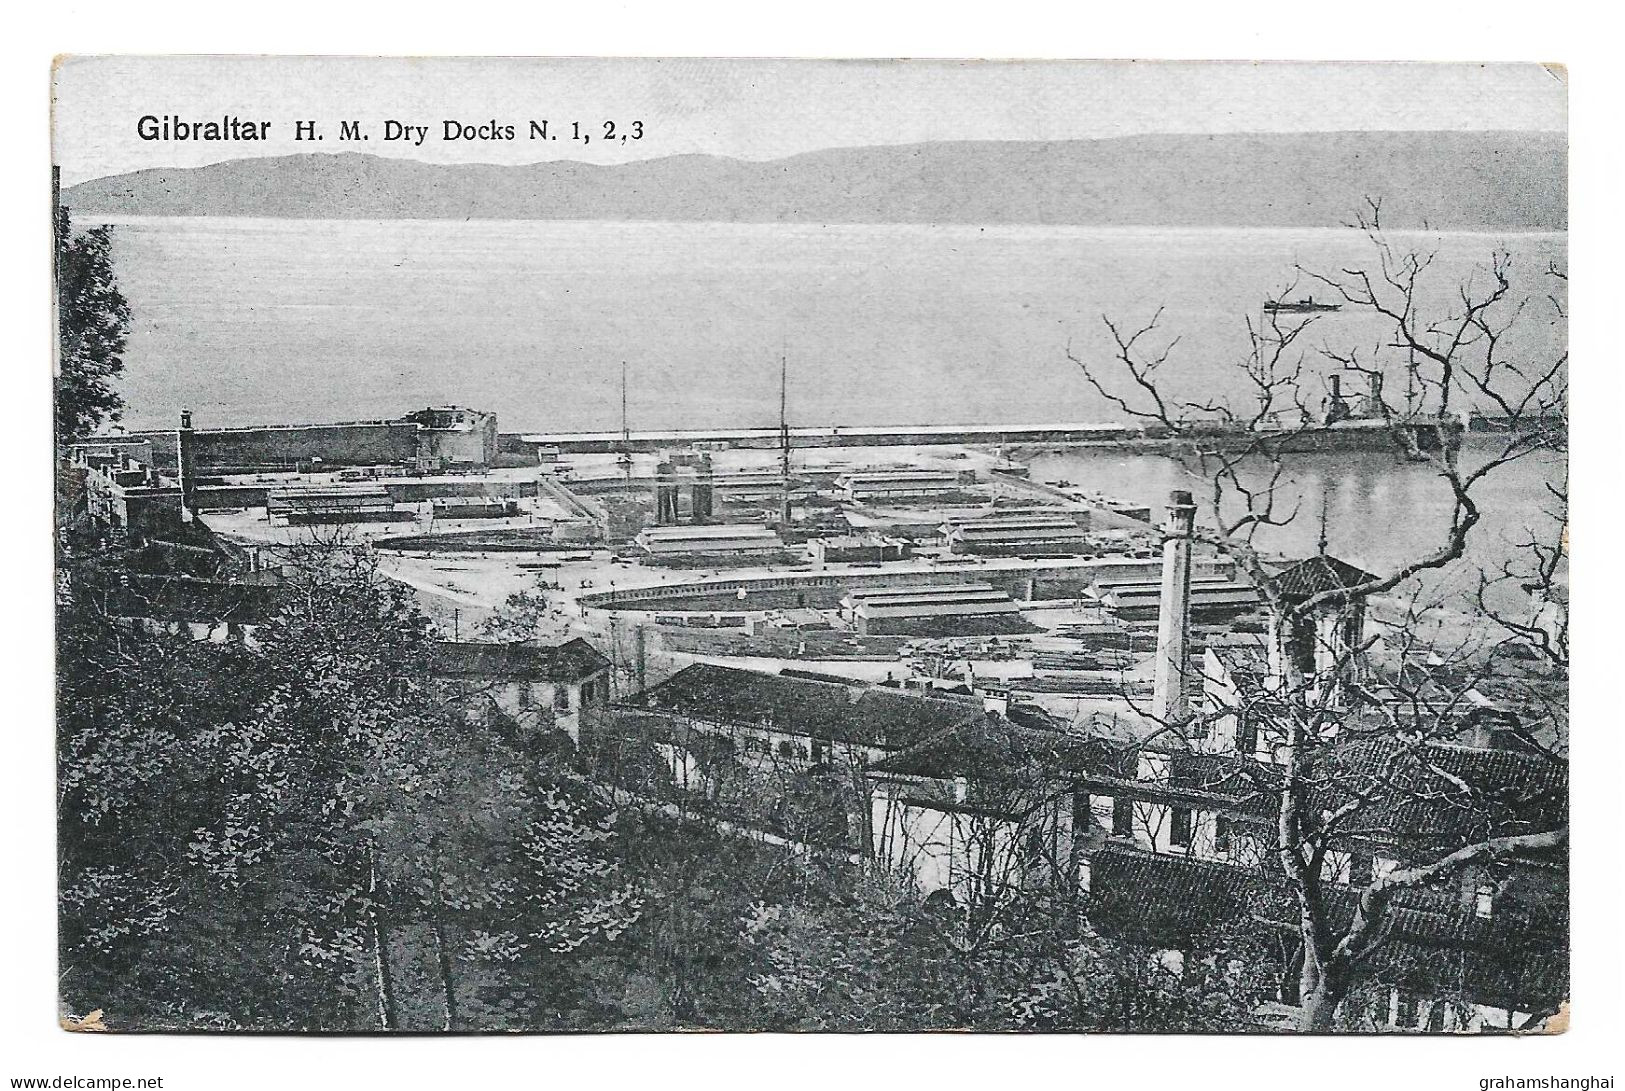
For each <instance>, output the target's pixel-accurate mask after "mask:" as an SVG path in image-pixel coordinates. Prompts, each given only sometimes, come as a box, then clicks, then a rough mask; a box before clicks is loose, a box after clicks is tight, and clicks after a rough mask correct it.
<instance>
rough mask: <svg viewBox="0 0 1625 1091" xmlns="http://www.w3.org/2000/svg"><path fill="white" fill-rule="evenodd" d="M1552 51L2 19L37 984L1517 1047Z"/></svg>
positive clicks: (1541, 1000)
mask: <svg viewBox="0 0 1625 1091" xmlns="http://www.w3.org/2000/svg"><path fill="white" fill-rule="evenodd" d="M1568 89H1569V75H1568V72H1567V70H1566V69H1564V68H1563V67H1562V66H1561V65H1557V64H1541V63H1534V62H1518V63H1513V62H1505V63H1489V64H1480V63H1471V64H1469V63H1464V62H1438V63H1424V62H1415V61H1411V62H1403V63H1400V62H1391V63H1390V62H1383V61H1375V60H1373V61H1363V62H1350V61H1326V62H1315V61H1276V62H1258V63H1251V62H1238V61H1127V60H1122V61H1112V60H1099V61H1083V60H1079V61H1040V60H977V59H962V60H952V59H919V60H901V59H899V60H875V59H852V60H841V59H827V60H791V59H756V60H752V59H724V58H716V59H704V58H668V59H658V58H652V57H651V58H643V59H638V58H619V59H608V58H590V57H582V58H576V59H541V58H537V59H520V58H494V57H483V58H456V57H440V58H410V59H409V58H405V57H401V58H389V57H332V56H329V57H298V56H196V55H173V56H156V55H146V56H135V55H66V56H62V57H59V58H57V60H56V61H55V63H54V66H53V67H52V70H51V110H52V161H51V167H50V169H51V201H52V207H51V209H50V214H51V216H52V217H53V219H52V227H53V239H54V246H53V263H52V270H53V289H54V290H53V293H52V299H53V314H52V321H53V327H52V328H53V330H54V334H55V340H56V343H55V345H54V349H55V361H54V369H53V373H52V374H53V412H54V417H53V434H54V444H53V449H52V453H53V470H54V524H53V528H52V539H51V541H52V545H53V548H54V567H55V571H54V585H53V587H54V610H55V619H54V656H55V678H54V688H55V716H56V721H55V801H56V813H55V815H54V821H55V828H56V848H55V852H56V863H57V872H56V874H57V886H56V890H55V903H56V908H57V934H56V941H55V942H56V959H57V977H56V983H57V996H56V1005H57V1007H56V1011H55V1012H52V1013H49V1014H50V1016H51V1017H52V1018H53V1019H54V1020H56V1021H58V1022H59V1023H60V1025H61V1026H62V1027H63V1028H65V1029H66V1030H68V1031H70V1032H86V1031H88V1032H92V1033H96V1032H105V1033H107V1034H108V1035H109V1036H111V1037H116V1036H119V1035H122V1034H132V1033H139V1034H153V1033H159V1034H186V1035H191V1036H200V1035H201V1036H207V1035H214V1034H232V1035H242V1034H283V1035H286V1034H300V1035H303V1034H325V1035H332V1034H343V1035H369V1036H373V1037H378V1038H383V1037H389V1036H405V1035H424V1034H429V1035H465V1036H469V1035H491V1034H507V1035H514V1034H520V1035H534V1036H542V1035H589V1034H590V1035H602V1034H627V1033H638V1034H644V1035H647V1034H650V1033H664V1032H678V1031H696V1030H703V1031H717V1032H733V1033H735V1034H738V1033H743V1032H781V1033H784V1032H788V1033H798V1034H830V1033H843V1034H851V1033H854V1032H855V1033H860V1034H870V1033H876V1032H884V1033H889V1034H897V1033H915V1032H943V1031H972V1032H1015V1033H1018V1034H1031V1035H1055V1034H1066V1035H1125V1034H1131V1035H1147V1034H1159V1035H1170V1034H1172V1035H1208V1036H1249V1035H1251V1036H1268V1037H1275V1038H1286V1037H1291V1036H1298V1035H1317V1036H1336V1035H1358V1036H1366V1037H1368V1038H1372V1039H1376V1038H1379V1037H1382V1036H1454V1037H1457V1038H1462V1037H1469V1038H1493V1037H1506V1036H1519V1037H1527V1038H1534V1039H1547V1038H1551V1037H1554V1036H1560V1035H1562V1034H1563V1032H1564V1031H1566V1030H1567V1029H1568V1027H1569V1022H1570V1018H1571V1011H1570V1004H1571V998H1572V990H1571V985H1570V968H1571V942H1570V908H1571V899H1570V848H1569V825H1570V818H1569V808H1570V792H1569V602H1570V576H1569V458H1568V449H1569V385H1568V384H1569V374H1568V369H1569V361H1568V313H1569V301H1568V282H1569V272H1568V258H1569V252H1568V223H1569V202H1568V194H1569V190H1568V157H1569V139H1568V101H1569V100H1568ZM41 170H43V166H42V167H41ZM40 215H41V216H43V215H44V210H43V208H42V209H41V211H40ZM16 411H17V412H23V411H24V408H23V407H17V408H16ZM27 411H29V412H37V413H43V412H44V411H45V409H44V406H43V405H36V406H33V407H32V408H31V409H27ZM37 533H39V534H40V535H42V536H43V533H44V532H43V529H38V530H37ZM1605 546H1606V543H1604V542H1601V541H1598V542H1596V547H1598V548H1601V547H1605ZM40 579H42V580H43V579H44V575H43V573H42V574H41V576H40ZM1592 726H1593V727H1596V728H1601V729H1604V730H1605V731H1612V730H1613V729H1612V728H1610V727H1607V725H1605V724H1598V725H1592ZM37 730H38V731H39V732H42V733H46V734H48V733H49V726H48V725H38V727H37ZM39 775H41V776H44V775H45V774H44V773H43V772H41V773H40V774H39ZM48 821H49V820H48V819H47V818H46V817H45V816H41V817H40V822H41V824H42V826H43V825H46V824H48ZM1590 866H1593V867H1595V866H1598V864H1597V861H1596V860H1594V859H1593V860H1591V861H1590ZM1609 912H1610V913H1611V912H1613V911H1612V910H1610V911H1609ZM1574 957H1575V959H1576V960H1578V959H1579V958H1580V957H1581V953H1580V952H1579V951H1578V950H1576V951H1575V952H1574ZM1148 1048H1151V1049H1157V1048H1160V1046H1159V1045H1158V1044H1157V1043H1155V1042H1152V1043H1149V1044H1148ZM1387 1048H1398V1047H1397V1046H1393V1045H1388V1046H1387ZM1461 1048H1462V1049H1463V1050H1467V1049H1471V1048H1479V1047H1473V1046H1470V1045H1468V1046H1463V1047H1461ZM1537 1048H1543V1047H1539V1046H1537V1045H1531V1046H1529V1047H1527V1048H1525V1049H1524V1050H1523V1051H1522V1052H1520V1054H1519V1056H1526V1057H1532V1056H1533V1054H1531V1053H1529V1051H1530V1050H1533V1049H1537ZM1380 1055H1381V1054H1379V1056H1380ZM1463 1056H1464V1057H1467V1056H1469V1054H1466V1053H1464V1054H1463ZM1501 1056H1503V1057H1504V1054H1502V1055H1501ZM1477 1063H1479V1062H1477V1061H1476V1060H1467V1061H1464V1064H1477ZM1474 1071H1475V1072H1476V1071H1477V1070H1476V1069H1475V1070H1474ZM1492 1071H1493V1072H1496V1073H1499V1072H1500V1069H1497V1068H1494V1066H1493V1065H1491V1064H1490V1063H1489V1062H1488V1061H1485V1062H1484V1063H1483V1072H1482V1074H1484V1075H1489V1074H1491V1073H1492ZM1466 1072H1467V1070H1466V1069H1465V1068H1464V1070H1463V1075H1462V1077H1461V1079H1462V1083H1461V1086H1463V1087H1467V1086H1478V1076H1477V1075H1476V1074H1475V1075H1473V1076H1472V1079H1471V1081H1469V1080H1468V1076H1467V1074H1466ZM1553 1072H1554V1074H1557V1069H1556V1068H1554V1069H1553ZM19 1074H21V1073H19ZM1571 1074H1572V1075H1575V1076H1583V1075H1586V1073H1584V1072H1579V1071H1578V1070H1576V1071H1575V1072H1573V1073H1571ZM1283 1078H1284V1074H1283ZM17 1086H22V1085H17ZM30 1086H32V1085H30ZM40 1086H44V1085H43V1084H41V1085H40ZM61 1086H69V1085H61ZM72 1086H80V1085H72ZM83 1086H90V1085H88V1084H87V1085H83ZM564 1086H567V1085H564ZM1260 1086H1263V1085H1260ZM1300 1086H1301V1085H1300ZM1399 1086H1409V1085H1408V1084H1405V1083H1403V1082H1401V1083H1400V1084H1399ZM1437 1086H1444V1085H1442V1084H1440V1085H1437ZM1549 1086H1560V1085H1558V1084H1550V1085H1549ZM1561 1086H1579V1085H1578V1084H1564V1085H1561ZM1593 1086H1604V1085H1602V1084H1595V1085H1593ZM1606 1086H1612V1082H1611V1076H1610V1082H1609V1083H1608V1084H1607V1085H1606Z"/></svg>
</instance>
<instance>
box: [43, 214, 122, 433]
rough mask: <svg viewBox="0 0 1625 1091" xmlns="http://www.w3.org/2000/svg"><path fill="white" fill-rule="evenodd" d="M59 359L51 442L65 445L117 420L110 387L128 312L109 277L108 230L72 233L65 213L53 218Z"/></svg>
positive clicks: (116, 399)
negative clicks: (53, 438) (54, 417)
mask: <svg viewBox="0 0 1625 1091" xmlns="http://www.w3.org/2000/svg"><path fill="white" fill-rule="evenodd" d="M56 299H57V323H58V338H59V346H60V348H59V353H60V355H59V359H58V362H57V372H56V436H57V442H59V443H61V442H65V441H66V440H69V439H71V438H73V437H75V436H83V435H87V434H89V433H91V432H94V431H95V430H96V429H97V428H98V427H100V426H101V425H102V424H103V423H104V422H106V421H109V420H117V419H118V417H119V412H120V410H121V409H122V408H123V407H124V399H123V398H122V397H121V396H120V395H119V393H118V391H117V390H115V389H114V387H113V382H114V380H116V379H117V378H118V377H119V376H120V375H121V374H123V372H124V359H123V353H124V348H125V343H126V340H127V338H128V335H129V332H130V307H129V304H128V303H126V302H125V299H124V294H123V293H122V292H121V291H119V286H118V278H117V277H116V275H115V274H114V271H113V229H112V228H111V227H108V226H106V225H103V226H101V227H94V228H91V229H90V230H88V231H81V232H77V233H76V232H75V231H74V230H73V228H72V226H71V225H70V223H69V219H68V210H67V209H65V208H58V210H57V213H56Z"/></svg>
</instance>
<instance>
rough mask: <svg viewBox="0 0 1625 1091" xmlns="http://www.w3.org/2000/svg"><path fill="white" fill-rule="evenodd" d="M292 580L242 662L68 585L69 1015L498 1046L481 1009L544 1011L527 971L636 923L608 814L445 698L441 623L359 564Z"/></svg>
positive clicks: (80, 583) (294, 562)
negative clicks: (470, 1039)
mask: <svg viewBox="0 0 1625 1091" xmlns="http://www.w3.org/2000/svg"><path fill="white" fill-rule="evenodd" d="M287 559H288V560H289V561H290V569H289V570H290V572H291V575H290V577H289V579H288V581H287V583H286V585H285V586H284V587H283V588H282V598H281V603H282V604H281V607H280V609H279V610H278V612H277V614H276V615H275V616H274V618H272V619H271V620H270V621H269V622H267V623H266V624H264V625H262V626H261V627H260V628H259V629H258V631H257V632H256V633H255V640H254V642H253V643H251V644H243V643H232V644H226V645H219V644H212V643H208V642H197V641H192V640H190V639H187V638H186V637H185V636H177V635H170V634H165V633H158V632H151V631H148V630H146V629H144V628H141V627H138V626H132V625H130V624H128V623H126V622H121V621H119V620H116V619H112V618H108V617H106V616H105V615H104V614H103V613H102V612H101V611H99V609H98V601H97V600H96V598H95V597H94V596H92V595H89V594H82V593H80V592H81V591H83V589H84V588H86V586H87V584H88V581H85V580H77V581H68V582H67V583H66V584H65V587H66V588H67V589H68V590H67V593H66V594H65V596H64V599H63V601H62V603H61V604H60V605H61V613H62V616H63V619H64V621H63V627H62V641H61V654H62V661H61V670H60V676H61V679H62V683H61V684H62V699H61V724H60V734H59V739H60V743H59V762H60V780H61V785H62V791H61V799H62V804H61V823H62V832H61V843H62V846H63V848H62V881H61V885H62V905H63V909H62V914H63V927H62V936H63V950H62V955H63V971H64V972H63V999H64V1003H65V1005H66V1006H67V1007H68V1008H70V1010H74V1011H84V1010H89V1009H91V1008H103V1009H104V1010H107V1011H108V1012H109V1013H111V1015H110V1020H112V1021H123V1022H124V1023H125V1025H130V1026H146V1027H153V1026H175V1027H190V1026H210V1027H229V1028H253V1029H278V1030H290V1029H324V1030H354V1029H372V1028H396V1027H403V1028H410V1029H447V1028H450V1029H458V1028H462V1027H466V1026H474V1025H500V1024H498V1023H497V1022H495V1020H496V1018H497V1017H496V1016H493V1015H491V1013H490V1012H489V1010H488V1009H487V1007H483V1006H482V1003H483V998H484V997H486V996H487V995H489V994H491V993H493V992H500V991H502V990H504V989H506V990H519V991H522V992H524V993H526V994H527V995H529V996H531V997H535V998H545V997H547V996H548V995H549V993H550V991H551V982H549V981H547V980H546V979H542V980H537V979H535V978H534V977H532V976H530V973H531V971H532V970H534V967H533V966H530V965H528V964H526V963H524V962H523V960H521V959H518V958H516V957H512V954H511V953H512V952H514V951H523V950H524V949H526V948H535V949H536V950H538V951H545V952H546V953H547V955H548V957H549V958H550V959H551V960H552V964H553V966H554V968H556V965H557V964H559V963H561V962H567V961H568V960H569V959H571V958H573V957H577V955H578V952H582V951H584V950H586V949H587V948H588V947H590V945H591V944H592V943H593V942H594V941H596V940H600V939H603V938H605V937H608V938H614V937H616V936H618V935H620V934H621V933H622V932H623V931H624V930H625V928H626V927H627V926H628V925H629V924H630V922H631V921H632V920H633V919H635V917H636V914H637V900H636V896H635V892H634V891H632V889H631V888H630V887H629V885H628V884H627V883H626V882H625V881H624V880H622V879H620V878H618V877H617V875H616V868H615V864H614V861H613V860H612V859H611V858H610V856H609V855H608V853H607V851H606V845H607V843H608V842H609V840H610V839H611V837H612V832H613V831H612V825H611V822H610V819H609V815H608V812H607V811H605V810H604V809H603V808H599V807H595V806H594V804H593V798H592V796H591V793H590V792H588V791H586V790H585V789H584V788H583V787H582V786H580V785H579V783H578V782H574V781H572V780H571V778H570V777H569V776H568V775H567V774H564V773H562V772H559V771H555V770H549V769H543V768H539V767H538V766H537V763H536V762H535V760H534V759H533V758H532V757H531V756H529V755H527V754H525V753H523V752H521V751H519V750H517V749H515V748H514V746H513V744H512V743H511V741H510V740H509V738H508V736H507V735H505V734H504V733H503V732H502V731H501V730H500V729H499V727H498V725H495V724H493V723H491V722H490V720H489V718H488V717H485V716H481V715H470V714H469V707H468V706H467V705H466V703H464V698H466V696H467V695H466V694H463V693H461V692H460V691H459V692H457V693H455V694H454V695H451V696H448V695H447V693H446V692H445V691H444V689H443V688H442V687H440V686H438V685H437V683H436V681H435V679H434V678H433V676H432V670H431V650H432V647H433V645H432V641H431V638H430V636H429V630H428V625H427V622H426V621H425V620H424V618H423V617H422V615H421V614H420V613H419V612H418V611H417V610H416V609H415V607H414V605H413V603H412V602H411V600H410V597H409V595H408V593H407V592H406V591H405V589H403V588H401V587H399V586H398V585H395V584H393V583H390V582H388V581H385V580H382V579H380V578H379V577H378V574H377V571H376V566H375V564H374V561H373V558H372V557H371V556H370V555H369V554H367V553H365V552H363V551H358V550H355V549H350V548H346V547H341V546H334V545H333V544H331V543H326V544H322V545H313V546H310V547H308V548H301V549H296V550H293V551H292V552H291V553H290V555H289V557H288V558H287ZM419 971H421V972H419ZM520 1014H523V1015H525V1016H526V1017H527V1018H528V1017H530V1016H531V1015H533V1014H534V1013H533V1012H531V1011H530V1010H529V1009H527V1010H526V1011H525V1012H522V1013H520ZM505 1025H510V1026H511V1025H513V1023H512V1022H508V1023H507V1024H505ZM521 1025H522V1024H521Z"/></svg>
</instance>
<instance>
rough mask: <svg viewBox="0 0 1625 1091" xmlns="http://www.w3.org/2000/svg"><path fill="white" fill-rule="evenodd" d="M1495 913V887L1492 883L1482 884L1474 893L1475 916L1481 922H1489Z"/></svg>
mask: <svg viewBox="0 0 1625 1091" xmlns="http://www.w3.org/2000/svg"><path fill="white" fill-rule="evenodd" d="M1494 912H1495V886H1494V884H1492V883H1480V884H1479V887H1478V889H1477V890H1475V891H1474V892H1473V915H1474V916H1476V917H1477V918H1478V919H1479V920H1485V921H1487V920H1489V919H1490V915H1491V914H1492V913H1494Z"/></svg>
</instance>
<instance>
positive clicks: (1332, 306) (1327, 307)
mask: <svg viewBox="0 0 1625 1091" xmlns="http://www.w3.org/2000/svg"><path fill="white" fill-rule="evenodd" d="M1342 309H1343V305H1342V304H1341V303H1321V302H1317V301H1316V299H1315V297H1314V296H1306V297H1305V298H1303V299H1272V300H1270V301H1268V302H1267V303H1265V304H1264V313H1265V314H1319V313H1321V312H1323V311H1340V310H1342Z"/></svg>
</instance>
